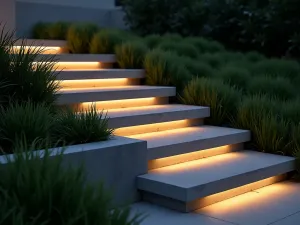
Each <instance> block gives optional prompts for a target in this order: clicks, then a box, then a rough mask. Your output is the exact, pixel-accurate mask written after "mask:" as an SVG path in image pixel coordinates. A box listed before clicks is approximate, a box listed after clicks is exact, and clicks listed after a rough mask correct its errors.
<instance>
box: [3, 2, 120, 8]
mask: <svg viewBox="0 0 300 225" xmlns="http://www.w3.org/2000/svg"><path fill="white" fill-rule="evenodd" d="M0 1H1V2H2V1H7V0H0ZM17 2H28V3H41V4H43V3H44V4H51V5H61V6H74V7H83V8H98V9H100V8H101V9H111V8H114V7H115V0H17Z"/></svg>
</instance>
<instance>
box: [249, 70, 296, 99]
mask: <svg viewBox="0 0 300 225" xmlns="http://www.w3.org/2000/svg"><path fill="white" fill-rule="evenodd" d="M247 91H248V92H249V93H251V94H265V95H268V96H270V97H276V98H279V99H282V100H288V99H292V98H294V97H295V96H296V90H295V88H294V86H293V85H292V84H291V82H290V81H289V80H288V79H285V78H282V77H275V78H273V77H267V76H261V77H253V78H252V79H251V80H250V82H249V84H248V90H247Z"/></svg>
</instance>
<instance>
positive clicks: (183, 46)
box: [158, 41, 199, 59]
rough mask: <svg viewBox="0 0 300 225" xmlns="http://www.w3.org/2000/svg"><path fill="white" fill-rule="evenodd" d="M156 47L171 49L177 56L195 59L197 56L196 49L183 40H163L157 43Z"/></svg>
mask: <svg viewBox="0 0 300 225" xmlns="http://www.w3.org/2000/svg"><path fill="white" fill-rule="evenodd" d="M158 48H160V49H163V50H165V51H171V52H174V53H176V54H178V55H179V56H186V57H190V58H192V59H195V58H197V57H198V56H199V54H198V51H197V49H196V48H195V47H194V46H193V45H191V44H188V43H185V42H179V43H177V42H175V41H172V42H170V41H163V42H162V43H161V44H159V45H158Z"/></svg>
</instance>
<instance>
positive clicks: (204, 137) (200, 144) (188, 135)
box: [129, 126, 251, 160]
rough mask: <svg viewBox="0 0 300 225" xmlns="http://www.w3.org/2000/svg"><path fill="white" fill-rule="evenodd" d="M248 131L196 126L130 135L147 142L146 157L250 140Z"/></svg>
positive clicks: (153, 157) (170, 154) (178, 153)
mask: <svg viewBox="0 0 300 225" xmlns="http://www.w3.org/2000/svg"><path fill="white" fill-rule="evenodd" d="M250 136H251V135H250V132H249V131H247V130H239V129H233V128H226V127H214V126H197V127H185V128H180V129H174V130H167V131H160V132H153V133H145V134H138V135H131V136H129V137H130V138H135V139H141V140H145V141H147V143H148V159H149V160H154V159H159V158H164V157H170V156H175V155H181V154H187V153H191V152H195V151H200V150H206V149H210V148H215V147H220V146H224V145H232V144H238V143H243V142H247V141H249V140H250Z"/></svg>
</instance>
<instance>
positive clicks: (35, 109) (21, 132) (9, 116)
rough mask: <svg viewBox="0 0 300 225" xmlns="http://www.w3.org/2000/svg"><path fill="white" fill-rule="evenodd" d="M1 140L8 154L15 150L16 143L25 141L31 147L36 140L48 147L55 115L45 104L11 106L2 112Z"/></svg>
mask: <svg viewBox="0 0 300 225" xmlns="http://www.w3.org/2000/svg"><path fill="white" fill-rule="evenodd" d="M0 117H1V120H0V127H1V129H0V140H1V146H2V148H3V150H4V151H5V152H6V153H10V151H11V150H12V149H13V151H14V149H15V147H16V146H15V143H18V142H19V141H20V140H22V141H25V140H26V143H27V144H28V146H26V147H29V146H30V145H31V144H32V143H33V142H34V141H35V140H36V139H38V144H39V145H41V146H42V147H46V144H47V141H48V140H49V138H50V135H51V131H52V128H53V115H52V114H51V111H50V108H49V107H48V106H46V105H44V104H34V103H32V102H26V103H21V104H17V103H14V104H12V103H11V104H10V105H9V106H8V107H7V108H6V109H5V108H1V111H0Z"/></svg>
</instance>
